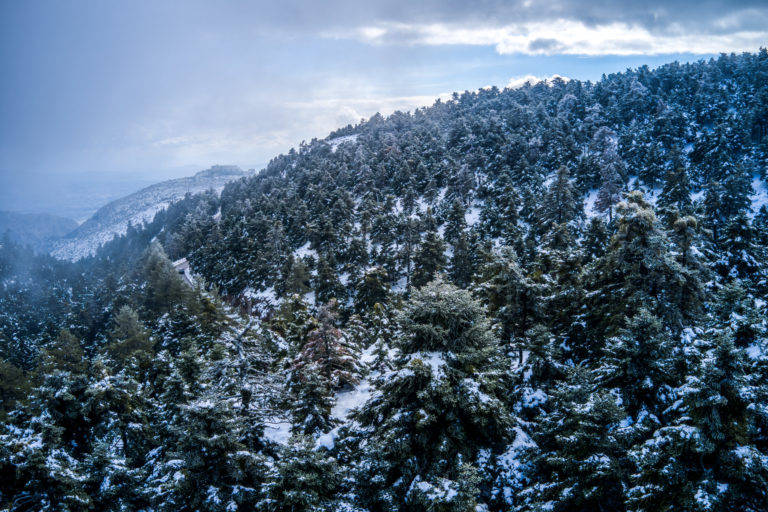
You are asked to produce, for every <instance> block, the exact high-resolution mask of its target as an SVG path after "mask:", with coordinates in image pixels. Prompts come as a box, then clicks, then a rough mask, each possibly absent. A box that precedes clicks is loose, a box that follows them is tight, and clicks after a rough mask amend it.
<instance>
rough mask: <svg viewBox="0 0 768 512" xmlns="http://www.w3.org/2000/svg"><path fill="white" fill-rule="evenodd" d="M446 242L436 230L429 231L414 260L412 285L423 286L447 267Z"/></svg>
mask: <svg viewBox="0 0 768 512" xmlns="http://www.w3.org/2000/svg"><path fill="white" fill-rule="evenodd" d="M445 263H446V261H445V244H444V243H443V240H442V239H441V238H440V235H438V234H437V232H436V231H434V230H430V231H427V234H426V236H425V237H424V241H423V242H422V243H421V246H420V247H419V251H418V252H417V253H416V257H415V258H414V262H413V267H414V268H413V277H412V279H411V285H412V286H413V287H415V288H421V287H422V286H424V285H425V284H427V283H428V282H430V281H431V280H432V279H434V278H435V276H436V275H437V273H438V272H440V271H441V270H442V269H443V268H445Z"/></svg>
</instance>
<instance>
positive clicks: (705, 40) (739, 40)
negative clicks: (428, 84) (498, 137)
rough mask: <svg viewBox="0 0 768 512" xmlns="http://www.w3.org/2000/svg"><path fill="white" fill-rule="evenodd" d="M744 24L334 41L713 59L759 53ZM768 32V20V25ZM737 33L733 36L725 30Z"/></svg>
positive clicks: (424, 31) (397, 33)
mask: <svg viewBox="0 0 768 512" xmlns="http://www.w3.org/2000/svg"><path fill="white" fill-rule="evenodd" d="M738 19H740V18H739V16H734V17H732V19H725V20H720V21H719V22H718V26H717V30H714V29H713V30H712V31H709V32H705V31H703V30H699V31H692V30H689V29H686V28H684V27H683V26H682V25H679V24H674V25H669V26H667V27H666V28H665V30H664V31H655V32H652V31H651V30H650V29H649V28H647V27H644V26H642V25H640V24H632V23H626V22H611V23H604V24H588V23H586V22H585V21H581V20H573V19H565V18H560V19H555V20H550V21H546V22H530V23H521V24H511V25H507V26H503V27H488V26H475V27H468V26H462V25H453V24H425V25H416V24H403V23H397V24H384V25H377V26H371V27H361V28H357V29H354V30H352V31H350V32H347V33H346V34H342V33H335V34H331V35H330V37H336V38H351V39H357V40H359V41H363V42H365V43H368V44H373V45H383V44H401V45H409V46H413V45H433V46H439V45H481V46H494V47H495V48H496V51H497V52H498V53H499V54H502V55H506V54H515V53H517V54H527V55H555V54H559V55H585V56H599V55H659V54H668V53H693V54H712V53H720V52H741V51H755V50H757V48H759V47H760V46H763V45H765V44H766V43H768V29H763V30H741V29H739V28H734V27H737V26H738V23H737V22H736V21H734V20H738ZM765 26H766V27H768V20H767V23H766V25H765ZM724 27H732V28H733V29H732V30H731V31H725V30H723V28H724Z"/></svg>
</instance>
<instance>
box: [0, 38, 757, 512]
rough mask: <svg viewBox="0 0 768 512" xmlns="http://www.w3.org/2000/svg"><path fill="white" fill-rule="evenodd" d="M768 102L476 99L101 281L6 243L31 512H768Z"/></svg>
mask: <svg viewBox="0 0 768 512" xmlns="http://www.w3.org/2000/svg"><path fill="white" fill-rule="evenodd" d="M767 85H768V52H766V51H765V50H764V49H762V50H760V52H758V53H756V54H743V55H738V56H736V55H723V56H722V57H720V58H719V59H713V60H711V61H706V62H698V63H691V64H678V63H673V64H669V65H666V66H663V67H661V68H658V69H655V70H650V69H647V68H640V69H636V70H628V71H626V72H624V73H618V74H613V75H610V76H606V77H604V78H603V79H602V80H600V81H599V82H597V83H588V82H587V83H585V82H579V81H575V80H572V81H567V82H566V81H563V80H555V81H553V82H550V83H539V84H536V85H533V86H531V85H526V86H524V87H522V88H518V89H505V90H503V91H502V90H498V89H494V88H492V89H487V90H480V91H477V92H475V93H469V92H466V93H463V94H456V95H454V97H453V99H452V100H450V101H447V102H437V103H435V104H434V105H433V106H431V107H428V108H424V109H419V110H417V111H415V112H414V113H395V114H394V115H392V116H389V117H387V118H384V117H382V116H374V117H373V118H371V119H370V120H367V121H364V122H361V123H360V124H359V125H357V126H348V127H346V128H342V129H340V130H338V131H337V132H334V133H332V134H331V135H330V136H329V137H328V138H327V139H324V140H313V141H311V142H309V143H303V144H301V145H300V147H299V148H297V149H296V150H292V151H291V152H289V153H288V154H287V155H281V156H278V157H276V158H275V159H274V160H273V161H271V162H270V164H269V165H268V166H267V168H266V169H264V170H263V171H262V172H260V173H258V174H257V175H255V176H253V177H248V178H245V179H242V180H238V181H236V182H232V183H230V184H228V185H227V186H226V187H225V188H224V190H223V192H222V193H221V195H220V196H217V195H216V194H202V195H196V196H191V197H187V198H186V199H184V200H182V201H180V202H178V203H175V204H174V205H172V206H170V207H169V208H168V209H167V210H165V211H162V212H160V213H159V214H158V215H157V216H156V217H155V219H154V221H153V222H152V223H149V224H146V225H144V226H142V227H140V228H132V229H130V230H129V232H128V233H127V234H126V235H125V236H123V237H121V238H118V239H116V240H115V241H113V242H111V243H109V244H107V245H106V246H104V247H103V248H102V249H101V250H100V251H99V252H98V253H97V254H96V255H95V256H94V257H90V258H87V259H85V260H82V261H81V262H79V263H77V264H71V263H65V262H58V261H56V260H53V259H50V258H46V257H35V256H33V255H31V254H28V253H25V252H24V250H23V249H19V248H18V247H16V246H15V245H14V244H13V243H12V242H11V241H10V240H5V241H4V242H3V245H2V248H1V249H0V279H2V294H1V295H0V299H1V300H2V316H1V317H0V322H1V323H0V329H1V331H0V332H1V333H2V337H3V338H2V347H0V348H2V356H3V363H2V367H0V373H1V374H2V375H0V377H2V379H0V386H1V387H0V393H2V404H1V405H2V411H0V413H1V414H2V415H3V416H2V421H4V423H3V431H2V433H1V434H0V436H2V437H0V441H1V442H0V482H1V483H0V503H2V504H3V505H5V506H7V507H8V508H10V509H14V510H38V509H48V510H60V509H65V508H66V509H69V510H80V509H82V510H87V509H89V508H95V509H109V510H112V509H114V510H184V509H188V510H360V511H363V510H368V511H384V510H519V511H529V510H530V511H534V510H537V511H538V510H555V511H561V510H562V511H565V510H617V511H623V510H632V511H641V510H644V511H651V510H658V511H662V510H690V511H698V510H723V511H725V510H728V511H731V510H743V511H761V510H766V509H768V491H766V489H768V430H766V429H768V411H767V410H766V404H768V384H766V382H768V368H767V367H766V364H768V352H766V343H767V342H766V328H767V324H766V301H765V294H766V287H767V284H768V283H767V282H766V272H767V271H768V268H766V263H765V262H766V256H768V254H766V248H767V247H768V245H767V244H768V209H766V208H765V207H764V205H763V203H764V202H765V199H766V191H765V188H764V186H763V184H764V182H765V180H766V178H767V177H766V173H768V167H767V163H768V87H766V86H767ZM182 257H186V258H187V259H188V261H189V262H190V264H191V266H192V268H193V270H194V271H195V273H196V274H197V277H198V281H199V286H198V287H197V288H196V289H194V290H193V289H191V288H189V287H188V286H186V285H185V284H184V283H183V282H182V281H181V280H180V279H179V277H178V274H177V273H176V272H175V270H174V268H173V266H172V264H171V263H170V261H171V260H174V259H177V258H182ZM47 290H51V293H52V294H53V299H51V298H50V297H49V295H48V294H47V292H46V291H47ZM353 406H357V408H352V407H353Z"/></svg>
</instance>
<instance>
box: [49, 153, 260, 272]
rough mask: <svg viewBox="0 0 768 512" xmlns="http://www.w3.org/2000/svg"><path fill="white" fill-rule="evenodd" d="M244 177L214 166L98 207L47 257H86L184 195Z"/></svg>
mask: <svg viewBox="0 0 768 512" xmlns="http://www.w3.org/2000/svg"><path fill="white" fill-rule="evenodd" d="M246 175H248V173H247V172H245V171H243V170H242V169H241V168H240V167H237V166H234V165H214V166H213V167H211V168H209V169H206V170H204V171H200V172H198V173H197V174H195V175H194V176H191V177H187V178H178V179H173V180H168V181H163V182H160V183H157V184H155V185H151V186H149V187H146V188H143V189H141V190H139V191H138V192H135V193H133V194H130V195H128V196H125V197H123V198H121V199H117V200H115V201H112V202H111V203H108V204H106V205H105V206H103V207H101V208H100V209H99V210H98V211H97V212H96V213H95V214H94V215H93V216H92V217H91V218H90V219H88V220H87V221H85V222H84V223H82V224H81V225H80V226H78V227H77V228H76V229H74V230H73V231H72V232H71V233H69V234H68V235H67V236H66V237H65V238H62V239H60V240H57V241H55V242H54V243H53V244H52V247H51V251H50V253H51V255H52V256H54V257H56V258H59V259H66V260H71V261H77V260H79V259H81V258H84V257H87V256H90V255H92V254H94V253H95V252H96V250H98V248H99V247H101V246H102V245H103V244H105V243H106V242H109V241H110V240H112V239H113V238H114V237H115V236H119V235H123V234H125V232H126V231H127V230H128V226H129V225H134V226H137V225H141V224H143V223H144V222H149V221H151V220H152V218H153V217H154V216H155V214H156V213H157V212H159V211H160V210H162V209H163V208H166V207H167V206H168V205H170V204H171V203H173V202H175V201H178V200H180V199H182V198H183V197H184V196H185V195H186V194H196V193H198V192H203V191H205V190H208V189H214V190H216V191H221V189H222V188H223V187H224V185H225V184H227V183H228V182H230V181H232V180H235V179H238V178H242V177H244V176H246Z"/></svg>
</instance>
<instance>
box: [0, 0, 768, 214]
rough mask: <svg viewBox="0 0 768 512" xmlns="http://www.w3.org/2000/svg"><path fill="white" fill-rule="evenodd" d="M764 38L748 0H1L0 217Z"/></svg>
mask: <svg viewBox="0 0 768 512" xmlns="http://www.w3.org/2000/svg"><path fill="white" fill-rule="evenodd" d="M597 4H600V5H597ZM766 27H768V6H766V4H765V2H764V1H749V0H748V1H744V2H734V1H725V0H722V1H704V2H700V1H699V2H693V1H688V0H686V1H676V0H668V1H664V2H662V1H657V0H644V1H642V2H592V1H587V0H581V1H546V2H539V1H536V2H532V1H498V2H497V1H494V0H481V1H478V2H465V1H461V2H459V1H456V2H453V1H451V0H448V1H437V0H434V1H423V2H413V1H412V0H394V1H392V0H390V1H375V0H371V1H366V2H360V1H357V0H356V1H351V0H349V1H347V0H341V1H335V2H310V1H303V2H302V1H294V0H286V1H283V2H280V3H279V5H277V3H274V2H272V3H267V2H259V1H255V2H252V1H248V2H246V1H234V0H233V1H228V2H214V1H195V0H190V1H181V0H179V1H163V2H156V1H152V0H136V1H133V2H121V3H117V2H102V1H99V0H73V1H70V2H58V1H53V0H40V1H36V2H1V3H0V65H1V66H2V69H3V80H2V81H0V112H2V115H1V116H0V210H6V209H10V210H20V211H48V212H51V213H62V212H65V211H66V208H65V206H66V204H71V203H72V202H73V201H74V202H79V203H83V202H88V201H90V202H94V203H100V204H103V203H104V202H105V201H106V200H107V199H108V198H110V197H112V196H115V195H122V194H125V193H127V192H130V191H132V190H135V189H136V188H139V186H143V185H146V184H148V183H150V182H154V181H158V180H162V179H167V178H172V177H179V176H188V175H191V174H194V173H195V172H196V171H198V170H201V169H205V168H208V167H210V166H211V165H214V164H235V165H240V166H241V167H243V168H244V169H247V168H261V167H263V166H264V165H265V164H266V162H268V161H269V159H270V158H272V157H273V156H276V155H277V154H278V153H281V152H286V151H288V150H289V149H290V148H291V147H295V146H297V145H298V144H299V143H300V142H301V141H302V140H310V139H311V138H313V137H318V138H324V137H326V136H327V135H328V133H329V132H330V131H332V130H334V129H336V128H338V127H341V126H345V125H347V124H349V123H352V124H354V123H356V122H358V121H360V119H362V118H367V117H369V116H371V115H373V114H374V113H376V112H381V113H382V114H389V113H392V112H394V111H395V110H403V111H406V110H413V109H415V108H417V107H419V106H425V105H430V104H432V103H433V101H434V100H435V99H436V98H438V97H442V98H448V97H450V94H451V93H452V92H454V91H458V92H461V91H464V90H476V89H479V88H481V87H486V86H494V85H495V86H497V87H500V88H503V87H505V86H517V85H519V84H521V83H524V82H525V81H527V80H537V79H540V78H545V77H552V76H554V75H560V76H564V77H570V78H576V79H586V80H597V79H599V78H600V76H601V75H602V74H603V73H611V72H616V71H622V70H624V69H626V68H629V67H637V66H641V65H646V64H647V65H649V66H651V67H654V66H657V65H660V64H663V63H666V62H669V61H672V60H680V61H691V60H697V59H700V58H708V57H710V56H713V55H716V54H718V53H720V52H731V51H735V52H740V51H757V50H758V48H759V47H760V46H761V45H762V46H765V45H766V44H768V29H766ZM100 204H95V205H94V206H99V205H100Z"/></svg>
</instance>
